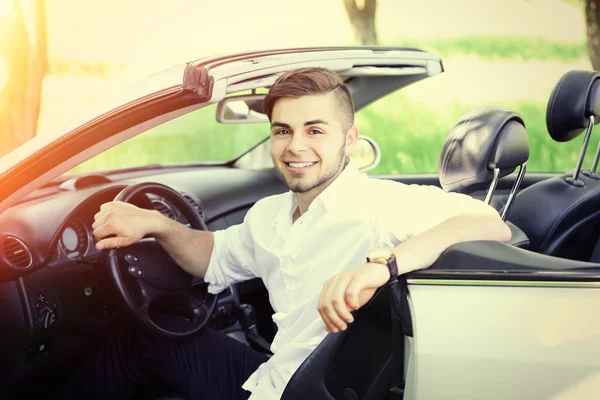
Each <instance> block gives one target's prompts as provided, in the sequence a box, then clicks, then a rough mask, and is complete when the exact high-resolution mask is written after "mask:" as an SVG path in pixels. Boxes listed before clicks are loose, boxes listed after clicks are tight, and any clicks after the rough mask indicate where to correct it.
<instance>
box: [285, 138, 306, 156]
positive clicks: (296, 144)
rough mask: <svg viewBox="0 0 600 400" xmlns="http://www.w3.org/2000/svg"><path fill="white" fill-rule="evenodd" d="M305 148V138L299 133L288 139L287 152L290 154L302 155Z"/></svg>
mask: <svg viewBox="0 0 600 400" xmlns="http://www.w3.org/2000/svg"><path fill="white" fill-rule="evenodd" d="M306 148H307V145H306V138H305V137H304V135H302V134H301V133H295V134H293V135H292V138H291V139H290V141H289V143H288V146H287V150H288V151H289V152H290V153H302V152H303V151H305V150H306Z"/></svg>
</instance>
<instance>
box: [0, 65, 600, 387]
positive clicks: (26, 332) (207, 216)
mask: <svg viewBox="0 0 600 400" xmlns="http://www.w3.org/2000/svg"><path fill="white" fill-rule="evenodd" d="M386 68H387V67H386ZM342 69H343V68H342ZM366 71H367V69H365V70H360V69H358V68H357V69H356V70H354V73H355V74H356V76H355V77H354V78H351V77H346V79H348V80H352V79H354V81H353V86H352V90H353V94H355V95H356V93H357V92H359V91H360V89H361V88H362V87H365V86H368V85H372V86H373V89H372V90H370V91H368V92H367V93H368V94H367V95H365V96H364V97H360V96H359V97H358V101H357V102H356V108H357V109H359V108H361V107H364V106H366V105H367V104H369V103H370V102H372V101H373V100H375V99H377V98H379V97H381V96H383V95H385V94H386V93H388V92H390V91H393V90H396V89H397V88H400V87H403V86H406V85H408V84H411V83H413V82H416V81H417V80H419V79H423V78H424V76H421V75H403V76H402V78H401V79H397V80H395V81H393V82H394V84H393V85H391V86H390V81H389V80H377V79H369V76H370V75H369V74H371V73H372V72H366ZM280 72H281V71H276V72H271V73H270V74H269V75H265V76H268V78H265V82H266V83H265V85H264V87H268V85H269V83H270V82H272V80H273V77H274V76H276V75H277V74H279V73H280ZM387 72H389V71H387ZM271 75H273V76H271ZM384 75H385V74H384ZM395 77H396V78H398V77H399V76H395ZM599 78H600V74H598V73H595V72H588V71H575V72H570V73H568V74H566V75H565V76H564V77H563V79H562V80H561V81H560V82H559V83H558V84H557V86H556V88H555V90H554V92H553V93H552V96H551V98H550V100H549V103H548V110H547V124H548V130H549V133H550V135H551V137H552V138H553V139H554V140H556V141H559V142H564V141H568V140H574V139H575V138H577V137H579V135H580V134H581V133H582V132H584V131H585V132H586V135H585V141H584V145H583V148H582V153H581V157H580V160H579V163H578V165H577V166H576V170H575V171H574V172H573V171H571V172H566V173H565V174H563V175H558V176H555V175H553V174H541V173H530V174H526V173H525V166H526V161H527V159H528V157H529V142H528V139H527V132H526V126H527V121H523V119H522V118H521V116H520V115H519V114H517V113H515V112H514V111H511V110H505V109H501V108H498V107H487V106H482V107H480V108H477V109H475V110H471V111H470V112H469V113H467V114H465V115H464V116H463V117H462V118H461V119H460V120H459V121H458V122H457V124H456V125H455V127H454V128H453V129H452V130H451V131H450V132H449V135H448V138H447V139H446V142H445V143H444V147H443V149H442V150H441V153H440V158H439V160H440V161H439V171H440V172H439V175H436V176H434V175H390V176H378V177H377V178H379V179H391V180H395V181H398V182H402V183H404V184H419V185H434V186H438V187H441V188H443V189H444V190H446V191H448V192H460V193H466V194H469V195H471V196H473V197H475V198H478V199H481V200H482V201H485V202H487V203H488V204H490V205H492V206H493V207H494V208H496V209H497V210H498V211H499V213H500V214H501V215H502V217H503V219H504V220H505V221H507V223H508V224H509V226H510V228H511V231H512V232H513V237H512V239H511V241H510V243H509V244H510V245H511V246H512V247H514V248H515V249H516V251H519V252H520V253H518V254H523V252H526V253H532V254H533V253H539V254H545V255H553V256H556V257H560V258H562V259H565V260H577V261H592V262H597V261H598V260H600V242H598V241H597V238H598V237H599V232H598V229H600V228H598V227H599V226H600V225H599V224H598V221H599V219H600V212H599V211H598V209H599V207H598V206H599V204H598V202H599V201H600V175H598V174H597V173H596V166H597V163H598V158H599V156H600V149H599V153H597V154H596V157H595V161H594V165H593V167H592V168H591V169H590V170H582V163H583V156H584V155H585V150H586V147H587V143H588V141H589V137H590V135H591V131H592V128H593V125H594V124H595V123H596V122H597V121H598V115H600V94H599V90H598V88H599V87H600V84H599V82H600V79H599ZM244 79H246V78H245V77H244V76H240V77H239V79H238V81H237V82H234V83H233V84H232V86H231V87H230V88H228V92H227V93H230V94H232V95H235V94H237V93H239V92H241V91H244V90H249V89H250V86H249V84H248V82H247V81H246V80H244ZM349 83H352V82H349ZM236 85H237V86H236ZM253 96H256V93H255V92H254V93H253ZM225 98H227V97H225ZM242 99H244V98H242ZM261 99H262V97H261V96H258V97H256V98H255V99H254V100H253V101H252V102H250V103H249V105H250V109H252V110H255V111H260V109H261V107H260V104H261ZM237 100H239V99H237ZM226 105H227V101H224V102H223V103H222V104H221V108H220V109H219V112H218V115H219V116H218V118H221V119H223V120H224V119H226V118H228V117H227V115H226V112H225V110H227V107H226ZM559 111H560V112H559ZM582 111H583V112H582ZM257 114H258V113H257ZM234 118H235V115H234ZM257 118H260V115H258V116H257ZM594 118H596V119H594ZM255 122H258V121H255ZM261 146H263V148H264V144H263V145H259V146H257V147H255V148H254V149H253V150H251V152H252V151H255V152H258V151H260V150H261ZM381 151H383V152H385V148H382V149H381ZM247 160H248V155H246V156H245V157H244V156H242V157H240V158H239V159H237V160H234V161H233V162H231V163H229V164H227V165H210V164H207V165H195V166H194V167H193V168H190V167H186V166H179V167H171V168H158V169H141V168H139V169H136V168H130V169H123V170H119V171H113V172H112V173H110V174H91V175H89V174H84V175H80V176H74V177H69V178H68V179H64V180H61V181H60V182H57V183H55V184H51V185H46V186H42V187H40V188H39V189H37V190H35V191H33V192H31V193H30V194H28V195H27V196H26V197H24V198H23V199H21V200H20V201H19V202H18V204H15V205H13V206H12V207H10V208H8V209H7V210H5V211H4V212H3V213H2V214H0V265H1V266H2V268H0V309H1V311H0V315H1V316H2V318H1V319H0V326H1V329H0V335H1V338H0V346H1V347H2V350H1V352H2V357H1V358H0V372H1V375H0V376H1V378H0V382H2V383H1V385H2V387H3V388H6V398H8V399H21V398H30V397H31V396H44V397H51V396H52V395H53V394H55V393H56V392H57V391H58V390H59V389H60V386H61V384H62V382H64V380H65V379H66V378H67V377H68V376H69V374H70V373H71V371H72V370H73V369H74V368H77V365H78V364H79V363H80V362H81V361H82V360H83V359H85V358H86V357H88V356H89V355H90V354H91V353H92V352H93V351H94V348H95V347H96V346H97V345H98V343H99V342H100V341H101V340H102V339H103V337H105V336H106V334H107V333H108V332H110V331H111V330H112V329H114V327H115V326H116V325H118V324H123V323H138V324H140V326H141V327H142V329H146V330H147V331H149V332H151V333H155V334H159V335H162V337H166V338H171V339H175V340H176V339H178V338H179V337H189V336H192V335H195V334H198V333H199V332H200V331H201V330H202V329H203V328H205V327H210V328H213V329H216V330H219V331H222V332H224V333H226V334H228V335H230V336H231V337H234V338H236V339H237V340H240V341H242V342H244V343H247V344H248V345H249V346H251V347H252V348H254V349H255V350H257V351H260V352H263V353H265V354H270V350H269V346H270V343H271V341H272V340H273V337H274V336H275V334H276V329H277V327H276V325H275V324H274V323H273V321H272V319H271V315H272V314H273V309H272V308H271V306H270V304H269V298H268V293H267V292H266V289H265V287H264V285H263V283H262V281H261V280H260V279H258V278H257V279H254V280H251V281H246V282H239V283H236V284H235V285H232V286H231V287H229V288H227V289H226V290H225V291H223V292H221V293H220V294H219V295H216V296H213V295H210V294H208V293H207V289H206V284H205V283H204V282H203V281H202V280H201V279H200V278H197V277H191V276H190V275H187V274H184V273H181V270H180V269H179V268H178V267H177V266H176V265H175V264H174V262H173V261H172V259H170V257H168V256H167V255H166V253H164V252H163V253H161V255H160V256H158V257H159V258H158V259H159V260H160V262H156V260H157V258H156V257H157V256H156V254H157V253H156V247H157V246H158V245H157V244H156V242H155V241H154V240H153V239H152V238H144V239H143V240H142V241H141V242H140V243H139V244H136V245H135V246H130V248H126V249H121V250H111V251H110V252H101V251H98V250H96V248H95V247H94V245H93V243H94V239H93V236H92V229H91V226H92V223H93V218H94V215H95V214H96V212H97V211H98V210H99V208H100V205H101V204H103V203H105V202H109V201H112V200H114V199H115V198H117V199H122V200H123V201H127V202H130V203H132V204H134V205H136V206H138V207H142V208H146V209H153V210H157V211H159V212H161V213H162V214H164V215H166V216H168V217H169V218H172V219H174V220H176V221H179V222H181V223H182V224H187V225H188V226H190V227H191V228H193V229H203V230H209V231H216V230H220V229H226V228H227V227H229V226H232V225H235V224H239V223H241V222H242V221H243V219H244V216H245V214H246V212H247V211H248V210H249V209H250V208H251V207H252V205H253V204H254V203H255V202H256V201H258V200H259V199H261V198H263V197H266V196H270V195H273V194H279V193H283V192H285V191H287V188H286V187H285V185H284V183H283V181H282V180H281V179H280V178H279V176H278V174H277V172H276V171H275V170H274V169H273V168H272V167H271V168H268V167H267V168H263V167H259V168H253V169H249V168H236V167H234V164H235V162H236V161H237V162H239V163H244V162H247ZM238 165H239V164H238ZM517 169H518V172H517V173H515V171H517ZM42 221H43V222H42ZM582 238H585V240H582ZM490 248H491V249H492V250H494V249H495V248H492V247H490ZM458 253H460V252H458ZM467 253H468V251H467ZM463 256H464V252H463V253H460V254H458V255H457V252H454V253H453V252H452V251H450V252H448V257H454V259H453V260H455V261H456V260H458V259H460V257H463ZM475 256H478V255H477V254H475V255H473V257H475ZM507 257H508V256H507ZM498 259H499V260H501V257H500V256H499V258H498ZM440 262H445V263H446V264H444V265H447V263H448V262H449V261H448V260H446V261H440ZM497 262H498V263H500V264H501V265H502V266H504V267H503V268H507V267H506V265H507V264H509V263H508V262H506V263H504V264H502V263H501V261H497ZM524 262H525V261H524ZM531 262H532V263H534V262H535V261H531ZM459 264H460V263H459ZM500 264H498V265H500ZM561 265H563V264H561ZM582 265H583V264H577V265H574V266H573V267H581V266H582ZM434 267H435V265H434ZM433 270H434V272H435V268H433ZM165 276H166V277H168V279H165ZM142 278H143V279H142ZM403 282H404V284H403ZM175 292H176V293H177V295H176V296H175V295H164V293H171V294H172V293H175ZM406 296H407V290H406V281H405V280H404V281H403V280H400V284H398V285H395V286H386V287H383V288H381V289H380V290H379V291H378V292H377V294H376V295H375V296H374V298H373V299H372V300H371V301H370V302H369V303H368V304H367V305H366V306H365V307H363V308H361V309H360V310H358V311H355V312H354V314H355V317H356V319H355V321H356V322H355V323H354V324H352V325H351V327H350V328H349V329H348V330H346V331H344V332H342V333H339V334H329V335H328V336H327V337H326V339H325V340H324V341H323V342H322V343H321V344H320V345H319V346H318V347H317V348H316V349H315V351H314V352H313V353H312V354H311V355H310V356H309V358H308V359H307V360H306V361H305V362H304V363H303V364H302V366H301V367H300V368H299V369H298V370H297V371H296V373H295V374H294V376H293V377H292V379H291V381H290V382H289V384H288V386H287V387H286V390H285V392H284V394H283V397H282V398H283V399H300V398H302V399H305V398H309V397H311V396H312V397H314V398H319V399H321V398H323V399H381V398H390V399H396V398H397V399H400V398H402V396H403V394H404V390H405V388H404V382H405V379H406V375H407V374H409V373H411V372H410V368H411V365H410V360H409V359H410V346H411V344H410V343H411V336H412V332H411V328H410V326H411V320H410V312H409V310H408V308H407V306H406V304H405V299H406ZM157 298H160V299H161V302H162V300H164V299H168V301H167V303H169V304H175V306H174V307H170V306H169V304H167V305H166V306H164V305H163V304H158V303H161V302H157V301H156V299H157ZM390 299H391V300H390ZM182 305H183V306H182ZM142 306H144V307H142ZM155 306H156V307H155ZM182 308H183V311H181V310H182ZM149 310H150V311H149ZM355 365H361V366H363V368H361V369H360V373H358V372H357V370H356V368H353V367H352V366H355ZM365 371H367V372H368V373H365ZM3 394H4V393H3ZM170 396H172V393H171V392H170V388H168V387H166V385H165V384H164V383H162V382H158V381H157V382H152V383H151V384H149V385H148V387H145V388H143V390H141V391H140V393H138V394H137V395H136V398H137V399H158V398H174V397H170Z"/></svg>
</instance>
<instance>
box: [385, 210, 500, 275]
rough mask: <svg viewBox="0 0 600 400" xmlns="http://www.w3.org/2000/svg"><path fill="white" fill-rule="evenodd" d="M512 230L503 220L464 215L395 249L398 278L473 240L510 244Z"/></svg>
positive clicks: (449, 219) (416, 236)
mask: <svg viewBox="0 0 600 400" xmlns="http://www.w3.org/2000/svg"><path fill="white" fill-rule="evenodd" d="M510 237H511V233H510V228H509V227H508V226H507V225H506V224H505V223H504V222H503V221H502V220H501V219H500V217H499V216H496V215H492V214H489V215H488V214H486V215H476V214H460V215H456V216H453V217H450V218H448V219H447V220H445V221H443V222H441V223H440V224H438V225H436V226H434V227H433V228H431V229H429V230H427V231H425V232H422V233H420V234H418V235H415V236H413V237H411V238H409V239H408V240H406V241H404V242H402V243H401V244H400V245H398V246H397V247H396V248H394V254H395V255H396V259H397V263H398V274H400V275H401V274H405V273H407V272H410V271H414V270H418V269H423V268H427V267H429V266H430V265H431V264H433V263H434V262H435V261H436V260H437V259H438V257H439V256H440V255H441V254H442V253H443V252H444V251H445V250H446V249H447V248H448V247H450V246H452V245H454V244H457V243H461V242H468V241H471V240H496V241H501V242H507V241H508V240H510Z"/></svg>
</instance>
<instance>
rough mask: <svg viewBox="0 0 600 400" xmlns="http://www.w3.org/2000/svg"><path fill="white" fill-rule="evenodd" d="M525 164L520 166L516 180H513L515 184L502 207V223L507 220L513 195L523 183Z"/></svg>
mask: <svg viewBox="0 0 600 400" xmlns="http://www.w3.org/2000/svg"><path fill="white" fill-rule="evenodd" d="M526 164H527V163H523V164H521V168H520V169H519V175H517V179H516V180H515V183H514V185H513V187H512V189H510V194H509V195H508V200H507V201H506V205H505V206H504V210H503V211H502V215H501V217H502V221H506V218H508V213H509V212H510V206H511V205H512V203H513V200H514V198H515V195H516V194H517V192H518V191H519V188H520V187H521V183H522V182H523V177H524V176H525V170H526V169H527V168H526Z"/></svg>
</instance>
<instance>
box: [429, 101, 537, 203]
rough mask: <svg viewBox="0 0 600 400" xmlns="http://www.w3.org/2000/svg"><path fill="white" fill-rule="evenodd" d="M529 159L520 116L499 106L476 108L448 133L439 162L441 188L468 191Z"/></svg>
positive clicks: (481, 187)
mask: <svg viewBox="0 0 600 400" xmlns="http://www.w3.org/2000/svg"><path fill="white" fill-rule="evenodd" d="M528 158H529V139H528V137H527V131H526V130H525V124H524V122H523V118H521V116H520V115H519V114H517V113H516V112H514V111H509V110H505V109H503V108H500V107H489V106H484V107H479V108H476V109H473V110H471V111H469V112H467V113H466V114H465V115H463V116H462V117H461V119H460V120H459V121H458V123H457V124H456V125H454V127H453V128H452V130H451V131H450V134H448V137H447V138H446V142H445V143H444V147H443V148H442V154H441V156H440V162H439V175H440V183H441V185H442V188H443V189H444V190H445V191H447V192H460V193H470V192H473V191H475V190H478V189H483V188H485V186H486V185H489V184H490V183H491V182H492V180H493V178H494V169H495V168H499V169H500V177H503V176H506V175H508V174H510V173H511V172H513V171H514V170H515V168H516V167H517V166H519V165H521V164H523V163H524V162H526V161H527V159H528Z"/></svg>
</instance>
